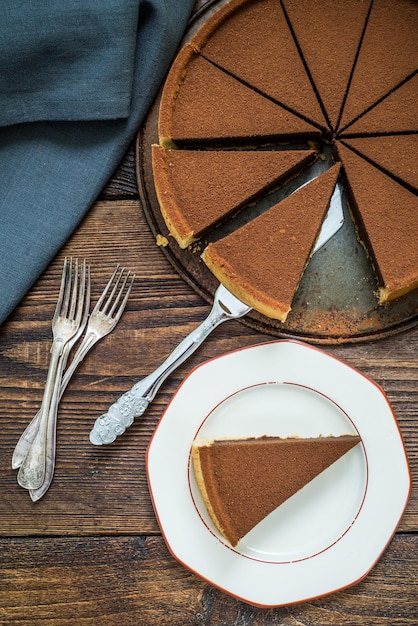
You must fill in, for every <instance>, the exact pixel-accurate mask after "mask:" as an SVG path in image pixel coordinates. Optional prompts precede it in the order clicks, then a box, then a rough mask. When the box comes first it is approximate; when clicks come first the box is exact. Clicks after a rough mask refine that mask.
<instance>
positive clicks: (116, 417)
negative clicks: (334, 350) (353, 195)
mask: <svg viewBox="0 0 418 626" xmlns="http://www.w3.org/2000/svg"><path fill="white" fill-rule="evenodd" d="M305 184H307V183H305ZM343 223H344V213H343V208H342V193H341V187H340V183H339V182H338V183H337V185H336V187H335V190H334V193H333V195H332V197H331V201H330V206H329V209H328V212H327V215H326V217H325V220H324V222H323V224H322V227H321V230H320V233H319V235H318V238H317V241H316V243H315V246H314V248H313V251H312V255H313V254H315V252H317V251H318V250H319V249H320V248H322V246H323V245H324V244H325V243H326V242H327V241H328V240H329V239H330V238H331V237H333V235H335V233H336V232H337V231H338V230H339V229H340V228H341V226H342V225H343ZM249 311H251V307H249V306H247V305H246V304H244V303H243V302H241V301H240V300H239V299H238V298H236V297H235V296H234V295H233V294H232V293H231V292H230V291H228V289H226V288H225V287H224V286H223V285H219V287H218V288H217V290H216V292H215V296H214V302H213V306H212V309H211V311H210V313H209V315H208V317H207V318H206V319H205V320H204V321H203V322H202V323H201V324H200V325H199V326H198V327H197V328H195V330H193V331H192V332H191V333H190V334H189V335H188V336H187V337H185V338H184V339H183V341H182V342H181V343H180V344H179V345H178V346H177V347H176V348H175V349H174V350H173V352H172V353H171V354H170V355H169V356H168V357H167V358H166V360H165V361H164V362H163V363H162V364H161V365H160V366H159V367H157V369H156V370H155V371H154V372H153V373H152V374H149V375H148V376H146V377H145V378H143V379H142V380H140V381H139V382H137V383H136V384H135V385H134V386H133V387H132V389H130V391H127V392H126V393H124V394H123V395H122V396H121V397H120V398H119V399H118V400H117V401H116V402H115V403H114V404H112V406H111V407H110V408H109V410H108V412H107V413H104V414H103V415H101V416H100V417H98V418H97V419H96V421H95V423H94V426H93V428H92V430H91V432H90V441H91V443H92V444H94V445H103V444H108V443H112V442H113V441H114V440H115V439H116V437H118V436H120V435H122V434H123V433H124V432H125V430H126V429H127V428H128V427H129V426H130V425H131V424H132V422H133V421H134V418H135V417H139V416H140V415H142V414H143V413H144V411H145V410H146V408H147V407H148V405H149V403H150V402H151V401H152V400H153V399H154V397H155V395H156V393H157V391H158V389H159V388H160V386H161V385H162V384H163V382H164V381H165V380H166V378H167V377H168V376H169V375H170V374H171V373H172V372H173V371H174V370H175V369H176V368H177V367H178V366H179V365H181V363H183V362H184V361H185V360H186V359H187V358H188V357H189V356H190V355H191V354H192V353H193V352H194V351H195V350H197V348H198V347H199V346H200V345H201V344H202V343H203V341H204V340H205V339H206V337H207V336H208V335H209V334H210V333H211V332H212V331H213V330H214V329H215V328H216V327H217V326H218V325H219V324H221V323H222V322H225V321H226V320H229V319H237V318H239V317H243V316H244V315H246V314H247V313H249Z"/></svg>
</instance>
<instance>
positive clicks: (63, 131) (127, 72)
mask: <svg viewBox="0 0 418 626" xmlns="http://www.w3.org/2000/svg"><path fill="white" fill-rule="evenodd" d="M192 7H193V0H142V1H141V0H100V1H99V0H96V1H93V0H76V1H75V0H72V2H70V3H63V2H62V0H50V1H49V2H47V1H45V2H43V3H34V2H32V1H30V0H23V1H20V2H17V3H16V2H14V0H3V2H2V19H1V20H0V59H2V60H1V62H0V75H1V76H0V98H1V107H0V109H3V110H1V111H0V125H1V126H2V127H1V128H0V268H1V271H0V324H1V323H2V322H4V320H5V319H6V318H7V316H8V315H9V314H10V313H11V312H12V310H13V309H14V308H15V306H16V305H17V304H18V303H19V301H20V300H21V298H22V297H23V296H24V295H25V293H26V292H27V291H28V289H29V288H30V287H31V285H32V284H33V282H34V281H35V280H36V279H37V278H38V277H39V275H40V274H41V273H42V271H43V270H44V269H45V267H46V266H47V265H48V264H49V263H50V261H51V260H52V258H53V257H54V256H55V254H56V253H57V252H58V251H59V249H60V248H61V247H62V246H63V244H64V243H65V242H66V240H67V239H68V237H69V236H70V235H71V233H72V232H73V231H74V229H75V228H76V227H77V225H78V224H79V222H80V220H81V219H82V218H83V217H84V215H85V213H86V212H87V210H88V209H89V208H90V207H91V205H92V204H93V202H94V201H95V199H96V198H97V196H98V194H99V193H100V191H101V190H102V189H103V187H104V185H105V184H106V182H107V181H108V179H109V178H110V176H111V175H112V174H113V172H114V171H115V169H116V168H117V166H118V164H119V162H120V160H121V159H122V157H123V156H124V154H125V152H126V150H127V148H128V147H129V145H130V143H131V141H132V140H133V138H134V136H135V133H136V131H137V130H138V128H139V126H140V125H141V123H142V121H143V119H144V117H145V115H146V113H147V111H148V109H149V107H150V105H151V104H152V102H153V99H154V97H155V95H156V93H157V91H158V88H159V86H160V85H161V82H162V80H163V78H164V76H165V74H166V72H167V70H168V68H169V65H170V63H171V61H172V59H173V56H174V54H175V52H176V49H177V47H178V44H179V42H180V39H181V37H182V34H183V32H184V29H185V27H186V24H187V20H188V18H189V16H190V12H191V9H192ZM38 11H39V13H38ZM77 15H78V17H77ZM12 23H13V28H12ZM6 31H7V32H6ZM11 31H13V32H11ZM99 40H100V41H99ZM19 42H21V46H20V44H19ZM7 50H10V53H9V52H8V53H7V54H6V51H7ZM48 51H49V52H48ZM49 53H50V54H51V57H53V60H51V66H50V65H49V64H48V62H47V60H48V58H50V57H49V56H48V54H49ZM7 60H8V63H6V61H7ZM60 61H61V68H62V69H61V68H60ZM31 65H32V67H34V69H33V73H32V70H30V69H29V68H30V66H31ZM18 74H20V75H21V77H22V81H19V76H18ZM23 75H24V76H23ZM19 96H21V97H19ZM13 103H14V104H13ZM77 110H79V112H78V113H77ZM22 122H23V123H22Z"/></svg>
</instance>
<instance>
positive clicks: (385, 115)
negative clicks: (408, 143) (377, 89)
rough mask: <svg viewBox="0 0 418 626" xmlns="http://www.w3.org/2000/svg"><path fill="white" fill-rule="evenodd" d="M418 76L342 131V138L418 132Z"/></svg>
mask: <svg viewBox="0 0 418 626" xmlns="http://www.w3.org/2000/svg"><path fill="white" fill-rule="evenodd" d="M417 99H418V74H415V76H413V77H412V78H410V79H409V80H407V81H406V83H403V85H401V86H400V87H398V88H397V89H395V90H394V91H392V93H391V94H389V95H388V96H387V97H386V98H384V99H383V100H382V101H381V102H379V103H378V104H377V105H376V106H374V107H373V108H371V109H370V111H368V112H367V113H365V114H364V115H362V116H361V117H359V119H358V120H357V121H356V122H354V123H353V124H350V125H349V126H347V127H346V128H345V129H344V130H343V131H341V133H340V135H341V136H351V135H366V134H367V135H372V134H376V135H377V134H379V135H387V134H389V135H391V134H393V133H407V132H418V107H417ZM415 160H416V153H415Z"/></svg>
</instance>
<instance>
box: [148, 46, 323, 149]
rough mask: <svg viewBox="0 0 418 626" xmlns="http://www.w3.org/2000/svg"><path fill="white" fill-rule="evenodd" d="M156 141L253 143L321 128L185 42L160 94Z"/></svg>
mask: <svg viewBox="0 0 418 626" xmlns="http://www.w3.org/2000/svg"><path fill="white" fill-rule="evenodd" d="M158 135H159V142H160V144H161V145H162V146H165V147H168V148H172V147H175V146H178V147H183V146H185V145H188V146H190V145H196V144H199V146H201V145H206V144H208V143H211V144H215V145H216V144H218V145H224V144H229V145H231V144H233V143H235V144H242V143H244V144H245V145H248V144H251V143H254V142H257V143H258V145H262V144H263V143H271V142H273V141H276V142H277V141H280V142H283V141H290V140H293V141H298V140H300V139H303V140H304V141H308V140H312V139H317V138H319V137H320V131H319V130H318V129H317V128H315V127H314V126H312V125H311V124H309V123H308V122H306V121H305V120H303V119H302V118H301V117H298V116H297V115H294V114H293V113H291V112H290V111H288V110H286V109H284V108H283V107H281V106H280V105H278V104H276V103H274V102H272V101H271V100H269V99H268V98H265V97H264V96H262V95H260V94H259V93H257V92H256V91H254V90H253V89H251V88H250V87H248V86H246V85H244V84H243V83H242V82H240V81H238V80H236V79H235V78H233V77H232V76H230V75H229V74H227V73H226V72H224V71H222V70H221V69H219V68H218V67H216V65H213V63H210V62H209V61H207V60H206V59H205V58H203V57H202V56H200V55H199V54H198V53H197V52H196V51H195V50H194V49H193V48H192V47H191V46H189V45H186V46H184V48H182V50H181V51H180V52H179V54H178V55H177V57H176V59H175V61H174V63H173V65H172V68H171V70H170V72H169V74H168V77H167V80H166V82H165V85H164V89H163V92H162V96H161V102H160V111H159V118H158Z"/></svg>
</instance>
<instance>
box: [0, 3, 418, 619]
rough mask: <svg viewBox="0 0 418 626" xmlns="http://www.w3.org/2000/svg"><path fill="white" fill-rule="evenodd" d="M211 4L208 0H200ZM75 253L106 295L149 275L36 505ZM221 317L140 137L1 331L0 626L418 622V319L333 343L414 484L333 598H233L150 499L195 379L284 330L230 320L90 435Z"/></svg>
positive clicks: (83, 369)
mask: <svg viewBox="0 0 418 626" xmlns="http://www.w3.org/2000/svg"><path fill="white" fill-rule="evenodd" d="M204 4H206V3H205V1H204V0H201V1H200V2H197V3H196V8H198V7H200V6H203V5H204ZM65 255H72V256H74V257H80V258H83V257H85V258H86V259H87V260H88V261H89V262H90V263H91V267H92V292H93V293H92V301H93V302H94V301H95V300H96V299H97V298H98V296H99V294H100V292H101V290H102V289H103V287H104V285H105V284H106V282H107V280H108V278H109V276H110V275H111V273H112V271H113V268H114V267H115V265H116V264H117V263H121V264H123V265H125V266H126V267H127V268H129V269H130V270H131V271H133V272H135V274H136V276H137V279H136V282H135V286H134V289H133V293H132V295H131V298H130V300H129V302H128V306H127V310H126V312H125V314H124V315H123V317H122V320H121V321H120V323H119V324H118V326H117V327H116V329H115V330H114V331H113V332H112V333H111V334H110V335H109V336H107V337H106V338H105V339H103V340H102V341H101V342H100V343H99V344H98V345H97V346H95V347H94V349H93V350H92V351H91V352H90V353H89V354H88V355H87V357H86V358H85V360H84V362H83V363H82V364H81V365H80V366H79V368H78V370H77V373H76V375H75V376H74V378H73V379H72V381H71V382H70V385H69V387H68V389H67V391H66V392H65V394H64V396H63V399H62V402H61V405H60V410H59V416H58V431H57V447H58V449H57V465H56V472H55V477H54V480H53V483H52V486H51V488H50V490H49V491H48V493H47V494H46V496H45V497H44V498H43V499H42V500H41V501H39V502H38V503H32V502H31V500H30V498H29V496H28V494H27V492H26V491H25V490H23V489H21V488H20V487H19V486H18V485H17V482H16V472H15V471H14V470H12V469H11V464H10V462H11V456H12V452H13V449H14V446H15V444H16V442H17V440H18V438H19V436H20V434H21V433H22V431H23V429H24V428H25V426H26V425H27V423H28V422H29V421H30V419H31V418H32V417H33V415H34V414H35V413H36V411H37V410H38V408H39V405H40V402H41V398H42V393H43V388H44V385H45V380H46V373H47V367H48V362H49V348H50V343H51V319H52V315H53V311H54V308H55V303H56V298H57V294H58V287H59V280H60V275H61V268H62V262H63V258H64V256H65ZM208 311H209V306H208V305H207V304H206V303H205V302H204V301H203V300H202V299H201V298H200V297H199V296H198V295H197V294H196V293H195V292H194V291H193V290H192V289H191V288H190V287H189V286H188V285H187V284H186V283H185V282H184V281H183V280H182V279H181V278H180V277H179V276H178V275H177V274H176V273H175V271H174V270H173V269H172V267H171V266H170V265H169V263H168V261H167V260H166V258H165V256H164V255H163V254H162V252H161V249H160V248H159V247H158V246H157V245H156V242H155V240H154V237H153V236H152V234H151V232H150V230H149V228H148V224H147V222H146V219H145V217H144V214H143V212H142V208H141V205H140V202H139V199H138V193H137V189H136V181H135V172H134V148H133V146H131V148H130V149H129V150H128V152H127V154H126V157H125V159H124V160H123V161H122V163H121V165H120V167H119V168H118V169H117V171H116V172H115V175H114V176H113V177H112V179H111V180H110V181H109V184H108V185H107V187H106V189H104V190H103V193H102V194H101V196H100V198H99V199H98V201H97V202H96V204H95V205H94V206H93V208H92V209H91V211H89V213H88V215H87V216H86V218H85V219H84V220H83V222H82V223H81V224H80V226H79V228H78V229H77V230H76V232H75V233H74V235H73V236H72V237H71V238H70V240H69V241H68V242H67V244H66V246H65V247H64V249H63V250H61V251H60V253H59V255H57V257H56V258H55V259H54V261H53V262H52V263H51V265H50V266H49V267H48V268H47V270H46V271H45V273H44V274H43V275H42V276H41V277H40V279H39V280H38V281H37V282H36V284H35V285H34V286H33V288H32V289H31V290H30V292H29V293H28V294H27V295H26V297H25V298H24V299H23V301H22V302H21V303H20V305H19V307H18V308H17V309H16V310H15V311H14V312H13V314H12V315H11V316H10V318H9V320H8V321H7V323H5V324H4V325H2V326H1V327H0V424H1V430H0V490H1V499H0V624H1V625H2V626H3V625H7V626H9V625H15V624H19V625H20V626H33V624H40V625H42V626H69V625H70V624H71V625H73V624H77V626H89V625H92V626H93V624H94V626H102V625H103V626H113V625H115V626H116V625H118V626H119V624H123V625H124V626H131V625H132V626H149V625H151V624H153V625H155V626H200V625H206V624H211V625H212V626H244V625H245V626H273V625H284V626H334V625H338V626H339V625H340V624H341V623H344V624H346V625H347V626H413V625H414V626H415V624H417V623H418V611H417V602H416V589H417V577H418V572H417V554H418V535H417V533H418V490H417V488H416V486H415V485H416V484H418V436H417V415H418V359H417V354H418V328H414V329H411V330H409V331H405V332H403V333H400V334H399V335H396V336H392V337H389V338H386V339H382V340H379V341H376V342H366V343H363V344H355V345H340V346H333V347H329V348H325V349H326V351H328V352H329V353H330V354H332V355H334V356H336V357H338V358H340V359H342V360H344V361H345V362H346V363H348V364H349V365H351V366H353V367H356V368H358V369H359V370H360V371H362V372H363V373H364V374H366V375H368V376H370V377H371V378H372V379H373V380H375V381H376V383H378V384H379V385H380V386H381V388H382V389H383V391H384V392H385V393H386V395H387V397H388V400H389V401H390V403H391V406H392V408H393V411H394V415H395V417H396V419H397V421H398V424H399V427H400V430H401V433H402V435H403V437H404V441H405V446H406V450H407V453H408V457H409V461H410V467H411V475H412V479H413V484H414V486H413V490H412V494H411V498H410V501H409V504H408V506H407V509H406V511H405V513H404V515H403V517H402V519H401V522H400V525H399V528H398V531H397V533H396V534H395V536H394V538H393V540H392V541H391V542H390V543H389V545H388V547H387V549H386V551H385V552H384V554H383V556H382V557H381V559H380V560H379V561H378V562H377V564H376V565H375V566H374V567H373V568H372V570H371V571H370V573H369V574H368V575H367V576H366V578H365V579H364V580H362V581H361V582H359V583H358V584H356V585H354V586H353V587H350V588H349V589H346V590H343V591H340V592H337V593H334V594H332V595H330V596H327V597H322V598H318V599H316V600H312V601H308V602H305V603H302V604H300V605H294V606H287V607H279V608H273V609H260V608H256V607H253V606H250V605H248V604H245V603H243V602H240V601H239V600H237V599H234V598H233V597H231V596H229V595H227V594H225V593H223V592H222V591H220V590H218V589H216V588H215V587H214V586H212V585H211V584H209V583H207V582H205V581H203V580H201V579H200V578H198V577H197V576H195V575H194V574H193V573H191V572H189V571H188V570H187V569H186V568H185V567H183V566H182V565H181V564H180V563H178V562H177V561H176V560H175V559H174V558H173V556H171V554H170V552H169V550H168V548H167V547H166V545H165V543H164V540H163V538H162V536H161V533H160V529H159V527H158V524H157V521H156V518H155V514H154V511H153V508H152V504H151V500H150V496H149V491H148V484H147V478H146V471H145V452H146V449H147V446H148V443H149V440H150V437H151V435H152V433H153V431H154V429H155V426H156V424H157V422H158V420H159V419H160V417H161V415H162V413H163V411H164V409H165V407H166V405H167V403H168V402H169V400H170V398H171V397H172V395H173V393H175V391H176V389H177V387H178V385H179V384H180V382H181V381H182V379H183V378H184V377H185V376H186V375H187V374H188V372H189V371H190V370H191V369H192V368H193V367H194V366H196V365H198V364H199V363H202V362H204V361H206V360H207V359H209V358H212V357H215V356H218V355H220V354H223V353H225V352H228V351H230V350H235V349H237V348H240V347H244V346H250V345H254V344H256V343H262V342H266V341H271V340H273V339H274V338H273V337H271V336H269V335H262V334H260V333H258V332H257V331H255V330H252V329H250V328H249V327H248V326H245V324H243V323H242V322H240V321H230V322H227V323H226V324H223V325H221V326H220V327H218V328H217V329H216V331H215V332H214V333H212V335H211V336H210V337H209V338H208V339H207V340H206V341H205V343H204V344H203V345H202V346H201V347H200V348H199V350H198V351H197V352H196V353H195V354H194V355H192V357H191V358H190V359H189V360H188V361H187V362H186V363H184V364H183V365H182V366H181V367H180V368H179V369H178V370H177V371H176V372H175V373H174V374H173V375H172V376H171V377H170V378H169V379H168V380H167V381H166V383H165V384H164V386H163V387H162V388H161V390H160V391H159V393H158V394H157V397H156V399H155V400H154V402H153V403H152V404H151V406H150V407H149V409H148V410H147V412H146V413H145V415H144V416H143V417H142V418H141V419H138V420H136V422H135V423H134V425H133V426H132V427H131V428H130V429H129V430H128V431H127V432H126V433H125V435H124V436H123V437H121V438H120V439H118V440H117V441H116V442H115V443H114V444H112V445H111V446H104V447H99V448H97V447H95V446H92V445H91V444H90V442H89V439H88V434H89V432H90V429H91V427H92V425H93V422H94V420H95V419H96V418H97V417H98V416H99V415H100V414H101V413H102V412H104V411H106V410H107V408H108V407H109V405H110V404H111V403H113V402H114V401H115V400H116V399H117V398H118V397H119V396H120V395H121V394H122V393H123V392H125V391H126V390H127V389H129V388H130V387H131V386H132V385H133V384H134V383H135V382H136V381H137V380H139V379H140V378H142V377H143V376H145V375H147V374H148V373H149V372H151V371H152V370H153V369H154V368H155V367H157V366H158V365H159V364H160V363H161V361H162V360H163V359H164V358H165V357H166V356H167V354H168V353H169V352H171V350H172V349H173V348H174V347H175V346H176V345H177V344H178V342H179V341H180V340H181V339H182V338H183V337H184V336H185V335H186V334H187V333H188V332H190V331H191V330H192V329H193V328H195V327H196V326H197V324H198V323H200V322H201V321H202V320H203V318H204V317H205V316H206V315H207V313H208ZM388 463H390V459H388ZM343 566H344V564H342V567H343Z"/></svg>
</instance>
